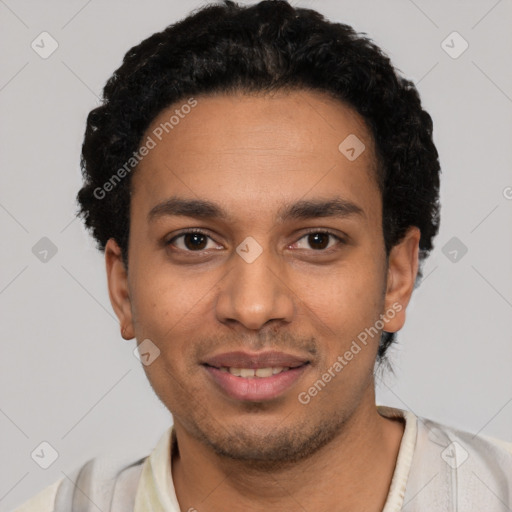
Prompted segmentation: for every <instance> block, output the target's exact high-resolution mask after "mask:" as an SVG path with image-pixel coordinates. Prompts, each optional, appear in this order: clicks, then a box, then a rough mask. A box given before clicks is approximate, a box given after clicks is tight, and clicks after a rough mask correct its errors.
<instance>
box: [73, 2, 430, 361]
mask: <svg viewBox="0 0 512 512" xmlns="http://www.w3.org/2000/svg"><path fill="white" fill-rule="evenodd" d="M365 36H366V34H365V33H357V32H355V31H354V29H353V28H352V27H350V26H349V25H346V24H342V23H333V22H329V21H327V20H326V18H325V17H324V16H322V15H321V14H320V13H318V12H316V11H314V10H312V9H305V8H294V7H293V6H291V5H290V4H289V3H288V2H287V1H286V0H264V1H262V2H259V3H257V4H255V5H251V6H240V5H238V4H237V3H235V2H233V1H231V0H224V1H223V2H222V3H220V4H209V5H207V6H205V7H202V8H200V9H198V10H196V11H194V12H193V13H191V14H190V15H189V16H188V17H186V18H185V19H183V20H181V21H179V22H177V23H175V24H172V25H169V26H168V27H167V28H166V29H165V30H163V31H162V32H158V33H155V34H153V35H152V36H150V37H149V38H147V39H145V40H144V41H142V42H141V43H140V44H138V45H136V46H134V47H133V48H131V49H130V50H129V51H128V52H127V53H126V55H125V57H124V59H123V63H122V65H121V66H120V67H119V69H117V70H116V71H115V72H114V74H113V75H112V77H111V78H110V79H109V80H108V81H107V83H106V85H105V87H104V89H103V100H102V104H101V105H100V106H99V107H97V108H95V109H93V110H92V111H91V112H90V113H89V115H88V118H87V126H86V131H85V137H84V142H83V146H82V156H81V168H82V175H83V179H84V184H83V187H82V188H81V190H80V191H79V192H78V195H77V200H78V203H79V212H78V215H79V216H81V217H82V218H83V220H84V222H85V225H86V227H87V228H88V229H89V230H90V231H91V232H92V234H93V236H94V238H95V239H96V241H97V244H98V248H99V249H100V250H104V248H105V244H106V242H107V240H108V239H109V238H111V237H112V238H114V239H115V240H116V242H117V243H118V244H119V246H120V248H121V250H122V254H123V260H124V263H125V265H126V266H128V237H129V212H130V182H131V180H130V178H131V175H132V173H130V172H125V173H123V174H122V175H123V179H119V180H117V181H115V182H114V181H113V180H112V179H111V178H112V177H113V176H114V175H115V173H116V171H118V170H121V169H123V168H124V169H125V170H126V162H127V161H130V159H132V157H133V156H134V154H136V151H137V149H138V148H139V146H140V144H141V140H142V137H143V135H144V133H145V132H146V130H147V129H148V127H149V125H150V124H151V122H152V121H153V120H154V119H155V117H156V116H157V115H158V114H159V113H160V112H161V111H163V110H164V109H165V108H167V107H169V106H171V105H172V104H174V103H176V102H178V101H182V100H183V99H185V98H187V97H190V96H193V95H199V94H215V93H228V94H230V93H237V92H261V93H266V92H271V91H274V90H314V91H319V92H324V93H327V94H329V95H330V96H331V97H333V98H335V99H338V100H340V101H343V102H344V103H345V104H348V105H350V106H351V107H352V108H353V109H355V111H357V112H358V113H359V114H360V115H361V116H362V118H363V119H364V120H365V122H366V124H367V126H368V127H369V129H370V130H371V132H372V135H373V138H374V142H375V151H376V156H377V162H378V166H377V167H378V168H377V170H376V174H377V176H376V178H377V182H378V185H379V189H380V192H381V194H382V205H383V206H382V219H383V220H382V228H383V235H384V241H385V248H386V255H387V256H388V255H389V251H390V250H391V248H392V247H393V246H394V245H396V244H398V243H399V242H400V241H401V240H402V239H403V237H404V235H405V233H406V231H407V229H408V228H409V227H410V226H417V227H418V228H419V229H420V231H421V238H420V242H419V262H420V269H419V272H418V277H421V263H422V262H423V260H424V259H425V258H426V256H427V255H428V253H429V252H430V251H431V249H432V248H433V238H434V237H435V235H436V234H437V232H438V229H439V209H440V205H439V174H440V165H439V158H438V152H437V150H436V147H435V145H434V143H433V139H432V119H431V117H430V115H429V114H428V113H427V112H426V111H424V110H423V109H422V106H421V101H420V98H419V94H418V92H417V90H416V88H415V86H414V84H413V83H412V82H411V81H408V80H406V79H405V78H403V77H401V76H400V75H399V74H398V72H397V71H396V70H395V69H394V67H393V66H392V64H391V62H390V60H389V58H388V57H387V56H386V55H385V54H384V53H383V51H382V50H381V49H380V48H379V47H378V46H376V45H375V44H374V43H373V42H372V41H371V40H370V39H369V38H367V37H365ZM134 169H136V165H134ZM119 175H120V174H119V172H118V176H119ZM106 184H110V185H109V186H108V188H107V187H106V186H104V185H106ZM106 191H108V193H106ZM393 341H394V333H386V332H384V333H383V336H382V339H381V342H380V346H379V351H378V358H379V359H382V358H383V356H384V354H385V352H386V351H387V349H388V347H389V345H390V344H391V343H392V342H393Z"/></svg>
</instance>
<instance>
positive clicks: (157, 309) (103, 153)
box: [19, 1, 512, 512]
mask: <svg viewBox="0 0 512 512" xmlns="http://www.w3.org/2000/svg"><path fill="white" fill-rule="evenodd" d="M82 156H83V159H82V165H83V173H84V186H83V188H82V189H81V190H80V192H79V194H78V200H79V203H80V208H81V210H80V213H81V215H82V217H83V218H84V220H85V223H86V225H87V226H88V228H90V230H91V231H92V233H93V235H94V237H95V238H96V240H97V241H98V245H99V247H100V248H101V249H102V250H104V251H105V260H106V269H107V277H108V287H109V294H110V299H111V303H112V306H113V308H114V311H115V313H116V315H117V316H118V318H119V321H120V328H121V333H122V336H123V338H125V339H127V340H131V339H133V338H136V339H137V342H138V345H139V351H140V352H141V358H142V361H143V362H144V370H145V371H146V374H147V376H148V379H149V381H150V383H151V385H152V387H153V389H154V390H155V393H156V394H157V395H158V397H159V398H160V399H161V400H162V402H163V403H164V404H165V405H166V407H167V408H168V409H169V411H170V412H171V413H172V415H173V419H174V425H173V427H172V428H170V429H169V430H168V431H167V432H165V433H164V435H163V436H162V438H161V440H160V441H159V443H158V445H157V446H156V447H155V449H154V451H153V452H152V453H151V455H150V456H148V457H146V458H143V459H141V460H139V461H134V462H133V463H132V464H130V465H117V466H116V465H115V464H112V463H109V461H106V460H102V459H93V460H92V461H89V462H88V463H87V464H85V465H84V466H83V467H80V468H77V471H76V472H75V474H74V475H72V478H71V479H70V480H69V479H62V480H60V481H59V482H56V483H55V484H54V485H53V486H51V487H50V488H48V489H46V490H45V491H43V492H42V493H41V494H40V495H38V496H36V497H35V498H33V500H31V501H30V502H27V503H26V504H25V505H24V506H22V507H21V508H20V509H19V510H23V511H27V510H38V511H43V510H48V511H50V510H55V511H61V510H66V511H69V510H73V511H74V510H81V511H82V510H97V509H99V510H102V511H107V510H108V511H116V512H117V511H129V510H135V511H136V512H142V511H173V512H177V511H179V510H181V511H194V510H197V511H199V512H203V511H204V512H208V511H224V510H230V511H238V510H250V511H274V510H275V511H278V510H279V511H282V510H290V511H291V510H293V511H296V510H307V511H323V510H333V511H337V512H345V511H355V510H365V511H368V512H373V511H385V512H391V511H398V510H405V511H416V510H429V511H430V510H435V511H445V510H446V511H447V510H464V511H479V512H481V511H484V510H485V511H501V510H507V509H510V507H511V506H512V482H511V480H512V446H511V445H510V444H507V443H503V442H500V441H495V440H490V439H484V438H481V437H475V436H472V435H471V434H469V433H466V432H462V431H459V430H457V429H455V428H451V427H448V426H445V425H441V424H438V423H436V422H433V421H430V420H427V419H424V418H417V417H416V416H415V415H414V414H412V413H411V412H408V411H402V410H399V409H392V408H388V407H383V406H376V404H375V377H374V368H375V364H376V362H377V364H378V363H381V362H382V361H383V360H384V359H385V356H386V351H387V349H388V347H389V345H390V344H391V343H392V342H393V340H394V333H396V332H397V331H399V330H400V329H401V328H402V326H403V325H404V322H405V312H406V308H407V305H408V303H409V300H410V298H411V294H412V291H413V289H414V286H415V284H416V282H417V280H418V277H419V276H421V263H422V262H423V261H424V259H425V257H426V256H427V255H428V253H429V251H430V250H431V249H432V247H433V238H434V237H435V235H436V233H437V231H438V227H439V201H438V197H439V172H440V169H439V160H438V154H437V151H436V148H435V146H434V144H433V141H432V121H431V118H430V116H429V115H428V114H427V113H426V112H425V111H424V110H423V109H422V107H421V102H420V100H419V97H418V94H417V91H416V89H415V88H414V86H413V84H412V83H411V82H409V81H407V80H405V79H404V78H402V77H399V76H398V74H397V73H396V72H395V70H394V69H393V67H392V66H391V63H390V62H389V60H388V58H387V57H386V56H385V55H384V54H383V53H382V52H381V50H380V49H379V48H377V47H376V46H375V45H374V44H373V43H371V41H369V40H368V39H366V38H364V37H361V36H360V35H358V34H356V33H355V32H354V31H353V29H351V28H350V27H348V26H346V25H341V24H334V23H330V22H328V21H326V20H325V19H324V18H322V16H321V15H320V14H318V13H316V12H315V11H312V10H306V9H295V8H293V7H292V6H290V5H289V4H288V3H286V2H285V1H264V2H261V3H259V4H256V5H253V6H249V7H240V6H237V5H236V4H234V3H233V2H229V1H225V2H224V3H223V4H221V5H211V6H207V7H205V8H203V9H201V10H199V11H197V12H196V13H194V14H193V15H191V16H189V17H188V18H186V19H185V20H183V21H181V22H180V23H177V24H175V25H172V26H170V27H168V28H167V29H166V30H164V31H163V32H161V33H158V34H154V35H153V36H151V37H150V38H148V39H147V40H145V41H143V42H142V43H141V44H140V45H138V46H137V47H135V48H133V49H131V50H130V51H129V52H128V53H127V54H126V57H125V59H124V62H123V65H122V66H121V67H120V68H119V69H118V70H117V71H116V72H115V74H114V75H113V76H112V78H111V79H110V80H109V81H108V83H107V85H106V87H105V90H104V102H103V104H102V105H101V106H100V107H98V108H96V109H94V110H93V111H92V112H91V113H90V115H89V117H88V121H87V130H86V134H85V140H84V145H83V154H82Z"/></svg>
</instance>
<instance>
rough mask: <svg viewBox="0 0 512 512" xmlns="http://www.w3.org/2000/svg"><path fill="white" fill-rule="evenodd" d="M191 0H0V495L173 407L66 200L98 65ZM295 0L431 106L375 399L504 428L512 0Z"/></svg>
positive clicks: (510, 294) (503, 431)
mask: <svg viewBox="0 0 512 512" xmlns="http://www.w3.org/2000/svg"><path fill="white" fill-rule="evenodd" d="M202 3H203V2H199V1H189V2H184V1H179V2H178V1H169V0H160V1H158V0H148V1H145V2H141V1H138V2H136V1H133V0H132V1H120V0H115V1H114V0H108V1H100V0H90V1H88V2H87V1H83V0H80V1H78V0H77V1H75V0H73V1H69V0H68V1H63V0H61V1H45V2H44V3H43V2H36V1H35V0H32V1H28V0H27V1H23V0H19V1H15V0H0V15H1V24H0V26H1V28H0V39H1V43H2V47H3V48H4V50H3V52H2V58H1V59H2V65H1V71H0V73H1V76H0V108H1V119H2V123H1V134H0V135H1V141H2V142H1V143H2V148H1V152H0V165H1V173H0V180H1V181H0V226H1V236H2V244H1V251H0V258H1V259H0V269H1V270H0V313H1V320H0V321H1V328H2V338H3V340H2V357H1V358H0V365H1V367H0V371H1V379H2V380H1V382H0V389H1V400H0V427H1V432H2V436H1V453H0V460H1V461H2V465H1V466H2V469H1V476H0V510H1V511H7V510H9V509H10V508H12V507H14V506H15V505H17V504H20V503H21V502H23V501H25V500H26V499H27V498H29V497H30V496H32V495H34V494H35V493H36V492H38V491H39V490H41V489H42V488H43V487H45V486H47V485H50V484H51V483H53V482H54V481H56V480H57V479H58V478H61V477H62V476H63V475H66V474H68V473H69V472H70V471H71V470H72V469H74V468H75V467H77V466H78V465H79V464H81V463H83V462H85V460H87V459H88V458H90V457H93V456H96V455H99V454H112V455H125V456H127V457H133V459H135V457H137V456H139V455H140V456H142V455H145V454H147V453H149V451H150V450H151V449H152V447H153V446H154V444H155V443H156V441H157V440H158V438H159V437H160V436H161V434H162V433H163V431H164V430H165V429H166V428H167V427H168V426H169V424H170V422H171V416H170V414H169V413H168V411H167V410H166V409H165V407H164V406H163V405H162V404H161V403H160V402H159V400H158V399H157V398H156V396H155V395H154V393H153V391H152V389H151V388H150V386H149V384H148V382H147V380H146V377H145V375H144V372H143V370H142V368H141V364H140V362H139V361H138V359H136V357H135V356H134V355H133V350H134V348H135V346H136V345H135V340H132V341H129V342H127V341H124V340H123V339H122V338H121V336H120V334H119V328H118V322H117V320H116V318H115V316H114V314H113V311H112V309H111V306H110V303H109V299H108V294H107V288H106V278H105V271H104V261H103V255H102V254H101V253H99V252H98V251H97V250H96V249H95V247H94V243H93V241H92V239H91V238H90V237H89V236H88V235H87V234H86V233H85V231H84V229H83V228H82V227H81V224H80V222H79V221H78V220H74V212H75V208H76V206H75V202H74V198H75V194H76V192H77V190H78V189H79V187H80V171H79V165H78V163H79V154H80V148H81V142H82V137H83V131H84V127H85V119H86V115H87V113H88V112H89V110H90V109H92V108H93V107H95V106H96V105H97V104H98V102H99V98H98V97H99V96H100V95H101V90H102V87H103V85H104V83H105V81H106V80H107V78H108V77H109V76H110V75H111V73H112V72H113V71H114V69H116V68H117V67H118V66H119V64H120V62H121V59H122V57H123V55H124V53H125V52H126V51H127V50H128V49H129V48H130V47H131V46H133V45H135V44H137V43H139V42H140V41H141V40H142V39H143V38H145V37H147V36H149V35H150V34H152V33H153V32H155V31H159V30H162V29H163V28H164V27H165V26H166V25H168V24H170V23H172V22H174V21H176V20H178V19H179V18H181V17H184V16H185V15H186V14H187V13H188V12H189V11H190V10H191V9H193V8H195V7H198V6H200V5H202ZM293 3H294V4H295V5H302V6H310V7H312V8H315V9H318V10H320V11H321V12H323V13H324V14H325V15H326V16H327V17H328V18H330V19H332V20H336V21H341V22H346V23H348V24H351V25H353V26H354V27H355V29H356V30H358V31H362V32H366V33H367V34H368V35H369V36H370V37H372V38H373V39H374V40H375V42H376V43H377V44H378V45H380V46H381V47H382V48H383V49H384V50H385V51H386V52H387V53H388V54H389V56H390V57H391V59H392V61H393V62H394V64H395V65H396V66H397V67H398V68H399V69H400V70H401V71H402V72H403V73H404V74H405V75H406V76H407V77H408V78H410V79H412V80H413V81H414V82H415V83H416V84H417V87H418V89H419V91H420V94H421V96H422V100H423V103H424V106H425V108H426V109H427V110H428V111H429V112H430V114H431V115H432V117H433V120H434V127H435V142H436V145H437V147H438V150H439V153H440V158H441V166H442V191H441V202H442V223H441V230H440V233H439V235H438V237H437V242H436V248H435V250H434V251H433V253H432V254H431V256H430V258H429V260H428V261H427V263H426V266H425V270H424V275H425V279H424V282H423V283H422V284H421V286H420V287H419V288H418V289H417V290H416V291H415V292H414V296H413V299H412V303H411V305H410V307H409V310H408V319H407V324H406V327H405V328H404V329H403V330H402V331H401V333H400V335H399V344H398V345H397V347H396V348H395V349H394V350H393V351H392V361H393V365H394V368H395V372H396V376H393V375H391V374H387V375H386V376H385V377H384V380H383V382H381V383H380V384H379V388H378V403H382V404H387V405H392V406H397V407H401V408H405V409H410V410H412V411H414V412H415V413H416V414H418V415H420V416H424V417H429V418H432V419H434V420H437V421H440V422H442V423H445V424H450V425H453V426H456V427H459V428H461V429H463V430H468V431H471V432H473V433H477V432H479V433H481V434H484V435H488V436H493V437H498V438H502V439H505V440H508V441H512V429H511V427H512V379H511V376H510V375H511V370H510V368H511V363H512V334H511V331H512V314H511V313H512V265H511V261H512V236H511V234H512V229H511V228H512V188H511V187H512V172H511V162H512V155H511V140H512V123H511V117H512V67H511V66H510V62H511V55H512V52H511V49H512V48H511V47H512V35H511V31H510V27H511V26H512V1H511V0H500V1H496V0H481V1H471V2H469V1H467V0H465V1H462V0H460V1H454V0H452V1H449V2H447V1H444V0H443V1H441V0H437V1H428V2H427V1H426V0H415V1H414V2H413V1H412V0H400V1H399V0H393V1H389V0H388V1H386V2H378V1H368V0H367V1H361V0H351V1H335V0H316V1H314V0H310V1H296V2H293ZM43 31H47V32H49V33H50V34H51V35H52V37H53V38H54V39H55V40H56V41H57V42H58V45H59V46H58V49H57V50H56V51H55V52H54V53H53V54H52V55H51V56H50V57H49V58H47V59H42V58H41V57H40V56H39V55H38V54H37V53H36V52H35V51H34V50H33V49H32V48H31V43H32V41H33V40H35V39H36V38H37V37H38V35H39V34H40V33H41V32H43ZM453 31H457V32H458V33H459V34H460V35H461V36H462V37H463V38H464V39H465V40H466V41H467V42H468V43H469V48H468V49H467V50H466V51H465V52H464V53H462V54H461V55H460V56H459V57H458V58H452V57H451V56H449V55H448V54H447V53H446V51H445V50H444V49H443V47H442V45H441V43H442V41H443V40H445V39H446V38H447V36H448V35H449V34H451V33H452V32H453ZM452 40H453V43H452V42H451V41H452ZM36 42H37V39H36ZM447 44H449V45H450V46H453V48H452V50H451V51H452V52H454V51H458V50H460V49H461V41H460V40H457V39H453V38H452V39H448V42H447ZM46 47H47V48H48V46H46ZM507 187H509V188H507ZM42 237H48V238H49V239H50V240H51V241H52V243H53V244H55V246H56V247H57V253H56V254H55V255H54V256H53V257H50V255H51V253H50V254H49V255H48V257H47V259H48V261H46V262H42V261H40V260H39V259H38V258H37V257H36V256H35V255H34V254H33V252H32V248H33V247H34V245H35V244H36V243H37V242H38V241H39V240H40V239H41V238H42ZM453 237H457V239H458V240H459V242H456V243H458V244H459V245H460V244H461V243H462V244H464V246H465V247H467V250H468V251H467V253H466V254H465V255H464V256H462V257H461V254H462V253H461V252H460V250H459V249H456V250H458V253H457V254H458V256H459V259H458V261H456V262H453V261H451V258H452V257H453V253H452V255H450V254H449V252H450V251H452V250H453V247H452V246H451V245H448V246H447V249H445V250H444V252H443V247H444V246H445V244H447V243H448V242H449V241H450V240H451V239H452V238H453ZM451 243H454V242H453V241H452V242H451ZM445 253H446V254H447V255H445ZM42 441H47V442H49V443H50V444H51V445H52V446H53V447H54V448H55V449H56V450H57V452H58V454H59V457H58V458H57V460H56V461H55V462H54V463H53V464H52V465H51V466H50V467H49V468H48V469H46V470H45V469H42V468H40V467H39V466H38V465H37V464H36V463H35V462H34V460H32V458H31V455H30V454H31V452H32V451H33V450H34V449H35V448H36V447H38V446H39V444H40V443H41V442H42Z"/></svg>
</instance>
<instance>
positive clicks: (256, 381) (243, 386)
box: [204, 364, 309, 402]
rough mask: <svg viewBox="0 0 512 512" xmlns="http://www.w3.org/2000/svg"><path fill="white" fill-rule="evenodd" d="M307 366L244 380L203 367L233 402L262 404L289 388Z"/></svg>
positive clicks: (215, 369)
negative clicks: (243, 401)
mask: <svg viewBox="0 0 512 512" xmlns="http://www.w3.org/2000/svg"><path fill="white" fill-rule="evenodd" d="M308 366H309V364H304V365H302V366H299V367H298V368H292V369H290V370H287V371H285V372H281V373H278V374H276V375H272V376H271V377H253V378H244V377H237V376H236V375H232V374H231V373H229V372H224V371H222V372H221V371H220V370H219V369H218V368H213V367H211V366H204V368H205V369H206V370H207V371H208V373H209V374H210V375H211V376H212V378H213V380H214V381H215V382H216V383H217V384H218V385H219V386H220V387H221V388H222V390H223V391H224V392H225V393H226V394H227V395H228V396H230V397H231V398H234V399H235V400H246V401H252V402H262V401H265V400H272V399H274V398H277V397H278V396H279V395H281V394H283V393H284V392H285V391H287V390H288V389H289V388H291V387H292V386H293V385H294V384H295V383H296V382H297V381H298V380H299V379H300V377H301V375H302V374H303V373H304V371H305V370H306V368H307V367H308Z"/></svg>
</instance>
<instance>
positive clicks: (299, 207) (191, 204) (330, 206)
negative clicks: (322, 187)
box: [147, 197, 366, 224]
mask: <svg viewBox="0 0 512 512" xmlns="http://www.w3.org/2000/svg"><path fill="white" fill-rule="evenodd" d="M164 216H184V217H193V218H197V219H219V220H224V221H227V222H229V221H232V218H231V216H230V215H229V214H228V213H227V212H226V211H225V210H224V209H223V208H222V207H221V206H220V205H218V204H216V203H214V202H212V201H207V200H204V199H185V198H180V197H171V198H169V199H166V200H165V201H163V202H161V203H159V204H157V205H156V206H154V207H153V208H152V209H151V210H150V212H149V213H148V216H147V219H148V222H152V221H153V220H155V219H157V218H160V217H164ZM350 216H360V217H366V215H365V213H364V210H363V209H362V208H361V207H360V206H358V205H357V204H355V203H353V202H351V201H348V200H346V199H343V198H341V197H334V198H332V199H327V200H326V199H309V200H300V201H297V202H295V203H292V204H285V205H284V206H283V207H281V208H280V209H279V212H278V215H277V222H278V223H280V224H281V223H284V222H286V221H290V220H305V219H314V218H318V217H338V218H346V217H350Z"/></svg>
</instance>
